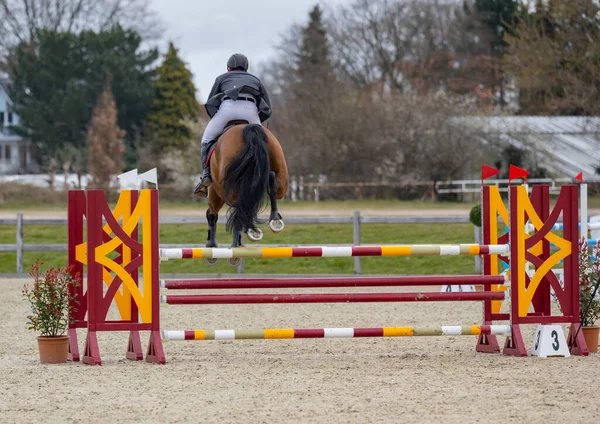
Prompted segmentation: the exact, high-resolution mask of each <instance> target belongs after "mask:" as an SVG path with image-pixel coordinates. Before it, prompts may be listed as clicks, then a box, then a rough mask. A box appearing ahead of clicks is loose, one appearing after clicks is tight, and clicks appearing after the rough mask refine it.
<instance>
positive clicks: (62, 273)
mask: <svg viewBox="0 0 600 424" xmlns="http://www.w3.org/2000/svg"><path fill="white" fill-rule="evenodd" d="M41 265H43V263H40V262H39V259H38V260H36V261H35V263H34V264H33V265H32V266H31V270H30V272H29V275H31V277H33V284H25V285H24V286H23V298H24V299H27V300H28V301H29V303H30V306H31V315H28V316H27V319H28V320H29V321H28V322H27V325H28V329H30V330H34V331H39V332H40V336H39V337H38V338H37V339H38V347H39V352H40V362H41V363H43V364H56V363H61V362H67V357H68V353H69V336H68V335H65V332H66V331H67V329H68V327H69V320H70V317H71V316H72V313H73V312H75V306H76V304H77V303H76V299H75V298H74V290H73V287H75V286H77V285H78V284H79V283H78V278H76V276H73V275H72V272H71V269H70V268H50V269H49V270H48V271H47V272H46V273H45V274H43V273H42V271H41V269H40V267H41Z"/></svg>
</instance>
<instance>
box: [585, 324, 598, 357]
mask: <svg viewBox="0 0 600 424" xmlns="http://www.w3.org/2000/svg"><path fill="white" fill-rule="evenodd" d="M581 331H582V332H583V338H584V339H585V344H586V345H587V348H588V350H589V351H590V353H597V352H598V334H599V333H600V326H598V325H592V326H589V327H581Z"/></svg>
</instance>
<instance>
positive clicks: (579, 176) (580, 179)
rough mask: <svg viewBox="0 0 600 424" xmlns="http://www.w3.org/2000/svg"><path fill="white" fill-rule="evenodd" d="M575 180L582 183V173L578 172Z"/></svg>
mask: <svg viewBox="0 0 600 424" xmlns="http://www.w3.org/2000/svg"><path fill="white" fill-rule="evenodd" d="M575 179H576V180H577V181H579V182H580V183H582V182H583V172H580V173H579V174H577V175H576V176H575Z"/></svg>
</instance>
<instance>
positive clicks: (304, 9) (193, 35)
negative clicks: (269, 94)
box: [151, 0, 350, 103]
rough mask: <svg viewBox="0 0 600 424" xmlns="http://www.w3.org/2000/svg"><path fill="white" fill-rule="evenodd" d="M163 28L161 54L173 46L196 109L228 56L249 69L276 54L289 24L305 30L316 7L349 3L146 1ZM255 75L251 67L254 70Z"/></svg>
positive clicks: (326, 0) (332, 0)
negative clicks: (192, 87)
mask: <svg viewBox="0 0 600 424" xmlns="http://www.w3.org/2000/svg"><path fill="white" fill-rule="evenodd" d="M151 2H152V4H153V8H154V9H155V10H156V12H157V13H158V15H159V17H160V18H161V20H162V21H163V23H164V26H165V30H166V32H165V35H164V42H162V43H161V44H160V49H161V52H162V53H164V51H165V49H166V46H167V44H166V43H167V42H168V40H171V41H173V42H174V43H175V46H176V47H177V48H178V49H179V52H180V55H181V57H182V59H183V60H184V61H185V62H186V63H187V65H188V67H189V69H190V71H191V72H192V74H194V83H195V84H196V88H197V90H198V92H197V93H196V97H197V98H198V100H200V101H201V102H202V103H204V102H205V101H206V96H208V93H209V92H210V89H211V87H212V84H213V82H214V80H215V78H216V77H217V76H218V75H220V74H222V73H223V72H226V70H227V69H226V63H227V59H228V58H229V56H230V55H231V54H233V53H244V54H245V55H246V56H248V59H249V61H250V72H252V70H253V65H256V64H257V63H260V62H263V61H266V60H268V58H269V57H272V56H274V55H276V54H277V52H276V49H275V44H276V43H277V42H278V40H279V35H280V34H281V33H283V32H285V30H286V29H287V28H289V27H290V26H291V25H292V24H294V23H298V24H301V25H304V24H306V22H307V19H308V12H309V11H310V9H312V7H313V6H314V5H315V4H316V3H321V4H325V5H335V4H340V3H349V2H350V0H320V1H319V0H151ZM254 69H256V67H254Z"/></svg>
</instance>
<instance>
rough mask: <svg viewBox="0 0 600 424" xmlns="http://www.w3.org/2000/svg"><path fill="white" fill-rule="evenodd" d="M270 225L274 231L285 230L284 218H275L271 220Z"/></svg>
mask: <svg viewBox="0 0 600 424" xmlns="http://www.w3.org/2000/svg"><path fill="white" fill-rule="evenodd" d="M269 227H270V228H271V231H273V232H274V233H279V232H281V231H283V229H284V228H285V224H284V223H283V219H274V220H272V221H269Z"/></svg>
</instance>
